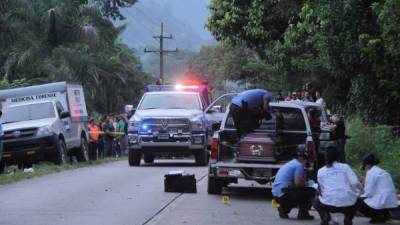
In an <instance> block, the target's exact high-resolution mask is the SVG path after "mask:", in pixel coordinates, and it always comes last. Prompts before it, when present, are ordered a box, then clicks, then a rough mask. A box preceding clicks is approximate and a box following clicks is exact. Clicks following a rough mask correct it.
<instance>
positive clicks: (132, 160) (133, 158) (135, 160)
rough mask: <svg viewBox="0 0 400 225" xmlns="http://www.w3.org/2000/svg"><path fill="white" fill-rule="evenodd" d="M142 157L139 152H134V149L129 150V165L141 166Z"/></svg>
mask: <svg viewBox="0 0 400 225" xmlns="http://www.w3.org/2000/svg"><path fill="white" fill-rule="evenodd" d="M140 158H141V155H140V154H139V153H135V152H133V150H129V153H128V162H129V166H140Z"/></svg>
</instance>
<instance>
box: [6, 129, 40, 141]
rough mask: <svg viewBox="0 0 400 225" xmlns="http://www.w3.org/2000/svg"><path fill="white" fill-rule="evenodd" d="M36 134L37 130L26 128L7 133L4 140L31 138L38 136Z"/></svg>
mask: <svg viewBox="0 0 400 225" xmlns="http://www.w3.org/2000/svg"><path fill="white" fill-rule="evenodd" d="M36 132H37V128H24V129H17V130H10V131H5V132H4V136H3V140H14V139H21V138H29V137H33V136H34V135H36Z"/></svg>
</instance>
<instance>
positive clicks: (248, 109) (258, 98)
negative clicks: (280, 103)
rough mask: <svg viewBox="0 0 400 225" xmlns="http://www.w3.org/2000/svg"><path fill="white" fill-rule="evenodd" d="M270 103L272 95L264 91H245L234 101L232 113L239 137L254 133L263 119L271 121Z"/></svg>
mask: <svg viewBox="0 0 400 225" xmlns="http://www.w3.org/2000/svg"><path fill="white" fill-rule="evenodd" d="M270 101H271V95H270V93H269V92H268V91H266V90H263V89H252V90H247V91H243V92H242V93H240V94H239V95H237V96H236V97H234V98H233V99H232V102H231V105H230V113H231V115H232V117H233V122H234V124H235V127H236V130H237V133H238V136H239V137H241V136H242V135H243V134H248V133H251V132H253V131H254V129H256V128H257V127H259V125H260V120H262V119H263V118H265V119H266V120H270V119H271V114H270V112H269V102H270Z"/></svg>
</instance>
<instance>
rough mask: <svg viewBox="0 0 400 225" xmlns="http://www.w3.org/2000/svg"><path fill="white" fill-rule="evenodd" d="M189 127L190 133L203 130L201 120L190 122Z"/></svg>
mask: <svg viewBox="0 0 400 225" xmlns="http://www.w3.org/2000/svg"><path fill="white" fill-rule="evenodd" d="M190 125H191V127H192V131H203V130H204V125H203V122H202V121H201V120H195V121H191V122H190Z"/></svg>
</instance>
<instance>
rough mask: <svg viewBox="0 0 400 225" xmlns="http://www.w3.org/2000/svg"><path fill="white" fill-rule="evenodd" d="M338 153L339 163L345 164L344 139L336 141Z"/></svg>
mask: <svg viewBox="0 0 400 225" xmlns="http://www.w3.org/2000/svg"><path fill="white" fill-rule="evenodd" d="M336 142H337V145H338V151H339V161H340V162H341V163H346V153H345V152H344V146H345V145H346V139H337V141H336Z"/></svg>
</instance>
